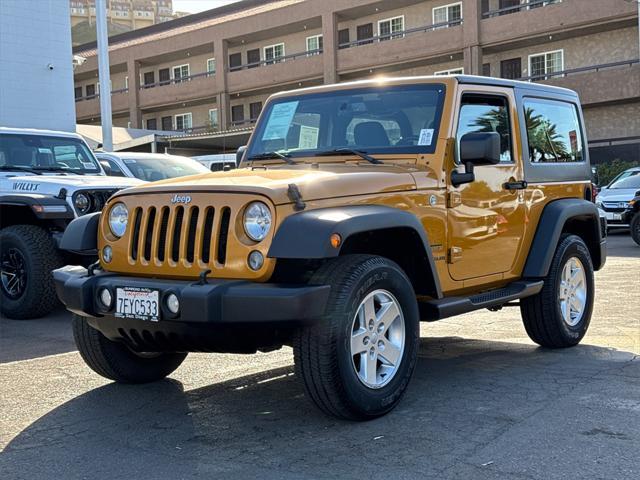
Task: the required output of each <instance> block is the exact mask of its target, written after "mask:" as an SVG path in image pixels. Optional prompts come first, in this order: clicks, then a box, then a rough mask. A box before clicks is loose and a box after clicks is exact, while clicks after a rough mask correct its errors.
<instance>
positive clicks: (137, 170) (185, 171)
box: [122, 156, 209, 182]
mask: <svg viewBox="0 0 640 480" xmlns="http://www.w3.org/2000/svg"><path fill="white" fill-rule="evenodd" d="M122 161H123V162H124V164H125V165H126V166H127V168H128V169H129V170H130V171H131V173H132V174H133V176H134V177H136V178H139V179H140V180H146V181H147V182H157V181H158V180H165V179H167V178H175V177H184V176H186V175H196V174H198V173H209V169H208V168H207V167H205V166H204V165H201V164H199V163H198V162H196V161H195V160H191V159H190V158H182V157H169V156H167V157H151V158H123V160H122Z"/></svg>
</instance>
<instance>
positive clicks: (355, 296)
mask: <svg viewBox="0 0 640 480" xmlns="http://www.w3.org/2000/svg"><path fill="white" fill-rule="evenodd" d="M309 283H310V284H315V285H330V286H331V294H330V297H329V300H328V303H327V308H326V313H325V315H324V317H323V318H322V319H320V321H318V322H316V323H314V324H313V325H312V326H308V327H304V328H300V329H299V330H298V332H297V333H296V335H295V337H294V342H293V349H294V358H295V368H296V376H297V377H298V379H300V380H301V381H302V383H303V384H304V387H305V391H306V393H307V395H308V396H309V397H310V398H311V400H312V401H313V402H314V403H315V404H316V405H317V406H318V407H319V408H320V409H321V410H322V411H324V412H325V413H327V414H329V415H333V416H335V417H338V418H342V419H347V420H368V419H372V418H376V417H379V416H381V415H384V414H385V413H387V412H389V411H390V410H391V409H393V408H394V407H395V406H396V404H397V403H398V402H399V401H400V399H401V397H402V395H403V393H404V392H405V390H406V388H407V385H408V383H409V380H410V378H411V375H412V373H413V370H414V367H415V364H416V359H417V355H418V342H419V339H420V328H419V327H420V326H419V313H418V304H417V302H416V297H415V294H414V291H413V287H412V285H411V282H410V281H409V279H408V278H407V276H406V275H405V273H404V272H403V271H402V269H401V268H400V267H399V266H398V265H396V264H395V263H394V262H392V261H390V260H388V259H385V258H382V257H375V256H370V255H347V256H344V257H339V258H337V259H335V260H332V261H331V262H328V263H327V264H325V265H324V266H322V267H321V268H320V269H319V270H318V271H317V272H316V273H315V274H314V275H313V277H312V278H311V280H310V282H309ZM380 289H382V290H386V291H387V292H390V293H391V294H392V295H393V296H394V297H395V299H396V300H397V302H398V304H399V306H400V309H401V312H402V315H403V317H404V332H405V341H404V350H403V353H402V355H401V357H399V358H400V359H401V360H400V362H399V365H398V368H397V371H396V373H395V374H394V375H393V376H392V377H391V379H390V380H389V381H388V383H386V384H385V385H384V386H381V387H380V388H376V389H374V388H370V387H368V386H366V385H365V384H364V383H362V382H361V381H360V379H359V378H358V374H357V372H356V370H355V368H354V365H353V363H352V356H351V353H350V352H351V347H350V342H351V334H352V324H353V320H354V318H355V315H356V312H357V310H358V307H359V306H360V303H361V301H362V300H363V299H364V298H366V296H367V295H368V294H369V293H370V292H373V291H375V290H380Z"/></svg>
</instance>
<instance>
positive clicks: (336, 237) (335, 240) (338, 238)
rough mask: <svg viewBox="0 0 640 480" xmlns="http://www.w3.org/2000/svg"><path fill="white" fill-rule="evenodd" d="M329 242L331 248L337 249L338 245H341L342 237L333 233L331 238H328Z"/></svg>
mask: <svg viewBox="0 0 640 480" xmlns="http://www.w3.org/2000/svg"><path fill="white" fill-rule="evenodd" d="M329 241H330V242H331V246H332V247H333V248H338V247H339V246H340V244H342V237H341V236H340V235H338V234H337V233H333V234H331V237H330V238H329Z"/></svg>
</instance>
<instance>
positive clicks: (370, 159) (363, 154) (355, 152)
mask: <svg viewBox="0 0 640 480" xmlns="http://www.w3.org/2000/svg"><path fill="white" fill-rule="evenodd" d="M345 153H351V154H353V155H357V156H359V157H360V158H364V159H365V160H366V161H367V162H369V163H373V164H374V165H379V164H381V163H383V162H382V160H378V159H377V158H373V157H372V156H370V155H367V153H366V152H362V151H360V150H354V149H353V148H336V149H334V150H327V151H324V152H319V153H316V155H317V156H319V157H328V156H331V155H344V154H345Z"/></svg>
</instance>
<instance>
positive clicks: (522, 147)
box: [55, 76, 606, 419]
mask: <svg viewBox="0 0 640 480" xmlns="http://www.w3.org/2000/svg"><path fill="white" fill-rule="evenodd" d="M586 145H587V140H586V138H585V130H584V124H583V120H582V114H581V110H580V104H579V100H578V97H577V95H576V94H575V93H574V92H572V91H569V90H564V89H559V88H554V87H548V86H543V85H537V84H530V83H520V82H513V81H507V80H498V79H492V78H482V77H472V76H452V77H419V78H401V79H385V80H375V81H363V82H355V83H346V84H340V85H330V86H322V87H314V88H308V89H303V90H297V91H292V92H285V93H279V94H277V95H273V96H272V97H271V98H270V99H269V101H268V102H267V103H266V105H265V109H264V112H263V113H262V115H261V116H260V119H259V121H258V123H257V125H256V128H255V131H254V133H253V135H252V137H251V140H250V141H249V145H248V147H247V148H246V150H245V149H244V148H243V149H241V150H240V151H239V156H240V157H241V160H242V165H243V167H244V168H241V169H238V170H234V171H228V172H218V173H211V174H204V175H200V176H194V177H186V178H181V179H178V180H170V181H163V182H157V183H153V184H148V185H144V186H140V187H135V188H131V189H128V190H124V191H122V192H120V193H118V194H116V195H115V196H114V197H112V198H111V199H110V201H109V202H108V204H107V205H106V207H105V209H104V210H103V212H104V214H103V215H101V216H100V215H94V216H86V217H82V218H80V219H78V220H75V221H74V222H73V223H72V224H71V225H70V226H69V227H68V228H67V231H66V233H65V236H64V238H63V242H62V246H63V247H64V248H66V249H69V250H73V251H84V250H91V249H96V248H97V250H98V251H99V254H100V263H99V265H96V266H94V267H93V268H90V269H88V270H87V269H84V268H80V267H65V268H63V269H60V270H57V271H55V281H56V288H57V292H58V295H59V297H60V299H61V300H62V301H63V302H64V303H65V304H66V306H67V308H68V309H69V310H71V311H72V312H74V313H75V314H77V316H75V317H74V333H75V339H76V343H77V346H78V349H79V350H80V353H81V355H82V357H83V358H84V360H85V362H86V363H87V364H88V365H89V367H91V368H92V369H93V370H95V371H96V372H97V373H99V374H100V375H102V376H104V377H107V378H110V379H113V380H115V381H117V382H124V383H142V382H149V381H153V380H158V379H160V378H163V377H165V376H166V375H169V374H170V373H171V372H173V371H174V370H175V369H176V368H177V367H178V366H179V365H180V364H181V363H182V361H183V360H184V359H185V357H186V355H187V353H188V352H201V351H205V352H233V353H253V352H256V351H258V350H260V351H267V350H272V349H277V348H280V347H282V346H283V345H290V346H292V347H293V351H294V356H295V366H296V373H297V375H298V377H299V378H300V379H301V380H302V381H303V383H304V385H305V387H306V392H307V394H308V395H309V397H311V399H312V400H313V401H314V402H315V403H316V405H317V406H318V407H320V408H321V409H322V410H323V411H325V412H327V413H329V414H332V415H335V416H337V417H341V418H347V419H368V418H373V417H376V416H379V415H382V414H385V413H387V412H388V411H390V410H391V409H392V408H393V407H394V406H395V405H396V404H397V403H398V401H399V400H400V398H401V396H402V394H403V392H404V391H405V389H406V387H407V384H408V383H409V379H410V377H411V374H412V371H413V369H414V367H415V364H416V357H417V353H418V341H419V322H420V321H433V320H439V319H442V318H446V317H450V316H453V315H458V314H462V313H466V312H471V311H473V310H478V309H482V308H489V309H499V308H500V307H502V306H504V305H514V304H516V305H519V306H520V311H521V313H522V319H523V322H524V326H525V329H526V331H527V333H528V334H529V336H530V337H531V339H532V340H533V341H534V342H536V343H538V344H540V345H542V346H544V347H549V348H555V347H569V346H572V345H576V344H577V343H578V342H580V340H581V339H582V337H583V336H584V335H585V333H586V331H587V327H588V326H589V321H590V319H591V314H592V310H593V299H594V281H593V272H594V270H598V269H600V268H601V267H602V265H603V264H604V262H605V257H606V250H605V240H604V239H603V234H602V229H601V225H600V220H599V216H598V211H597V208H596V207H595V205H594V204H593V203H591V201H589V200H588V199H591V192H590V188H591V184H590V171H591V170H590V167H589V159H588V153H587V148H586Z"/></svg>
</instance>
